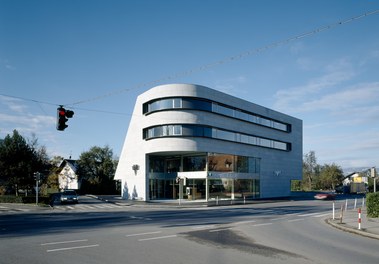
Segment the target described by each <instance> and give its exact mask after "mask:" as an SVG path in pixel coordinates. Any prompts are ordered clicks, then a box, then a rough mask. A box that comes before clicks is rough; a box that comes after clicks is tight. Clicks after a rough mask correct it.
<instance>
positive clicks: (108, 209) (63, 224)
mask: <svg viewBox="0 0 379 264" xmlns="http://www.w3.org/2000/svg"><path fill="white" fill-rule="evenodd" d="M331 208H332V205H331V202H330V201H312V200H309V201H291V202H276V203H265V204H254V205H239V206H224V207H199V208H173V207H168V206H148V207H132V206H117V205H113V204H107V203H103V202H101V201H98V200H94V199H90V198H88V197H83V199H81V202H80V203H79V204H78V205H64V206H60V205H57V206H55V209H54V210H52V209H49V208H45V209H42V210H30V211H25V210H24V211H9V212H8V213H6V212H2V214H0V256H1V258H0V263H7V264H13V263H28V264H34V263H39V264H43V263H54V264H61V263H102V264H103V263H115V264H116V263H136V264H137V263H138V264H140V263H144V264H149V263H167V264H170V263H172V264H178V263H191V264H193V263H212V264H216V263H217V264H222V263H249V264H251V263H275V264H277V263H286V264H288V263H366V264H370V263H375V264H377V263H379V254H378V251H377V249H378V246H379V243H378V240H374V239H370V238H365V237H361V236H358V235H355V234H350V233H346V232H343V231H340V230H337V229H334V228H333V227H331V226H329V225H327V224H326V223H325V222H324V219H325V218H326V217H328V215H329V216H330V215H331Z"/></svg>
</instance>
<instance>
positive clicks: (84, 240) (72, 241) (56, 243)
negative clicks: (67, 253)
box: [41, 239, 88, 246]
mask: <svg viewBox="0 0 379 264" xmlns="http://www.w3.org/2000/svg"><path fill="white" fill-rule="evenodd" d="M87 241H88V239H80V240H70V241H59V242H48V243H43V244H41V246H49V245H58V244H68V243H78V242H87Z"/></svg>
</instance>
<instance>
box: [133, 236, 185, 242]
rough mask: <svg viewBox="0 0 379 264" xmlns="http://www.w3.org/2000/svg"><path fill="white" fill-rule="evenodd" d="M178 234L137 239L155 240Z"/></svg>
mask: <svg viewBox="0 0 379 264" xmlns="http://www.w3.org/2000/svg"><path fill="white" fill-rule="evenodd" d="M177 236H178V235H169V236H160V237H150V238H141V239H138V241H148V240H156V239H165V238H171V237H177Z"/></svg>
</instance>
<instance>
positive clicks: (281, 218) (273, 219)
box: [270, 217, 288, 221]
mask: <svg viewBox="0 0 379 264" xmlns="http://www.w3.org/2000/svg"><path fill="white" fill-rule="evenodd" d="M287 218H288V217H278V218H272V219H270V220H271V221H277V220H283V219H287Z"/></svg>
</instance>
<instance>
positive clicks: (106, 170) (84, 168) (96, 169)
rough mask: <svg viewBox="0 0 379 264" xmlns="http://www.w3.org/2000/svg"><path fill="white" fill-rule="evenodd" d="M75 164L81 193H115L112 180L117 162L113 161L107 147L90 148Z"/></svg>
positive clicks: (111, 153)
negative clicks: (80, 184) (76, 164)
mask: <svg viewBox="0 0 379 264" xmlns="http://www.w3.org/2000/svg"><path fill="white" fill-rule="evenodd" d="M77 162H78V171H77V173H78V175H79V178H80V180H81V182H82V187H81V189H82V191H84V192H91V193H102V194H108V193H112V192H114V191H115V182H114V181H113V178H114V174H115V171H116V167H117V162H116V161H114V160H113V151H112V150H111V149H110V148H109V147H108V146H105V147H103V148H101V147H97V146H95V147H92V148H91V149H90V150H89V151H87V152H83V153H82V154H81V155H80V157H79V160H78V161H77Z"/></svg>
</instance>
